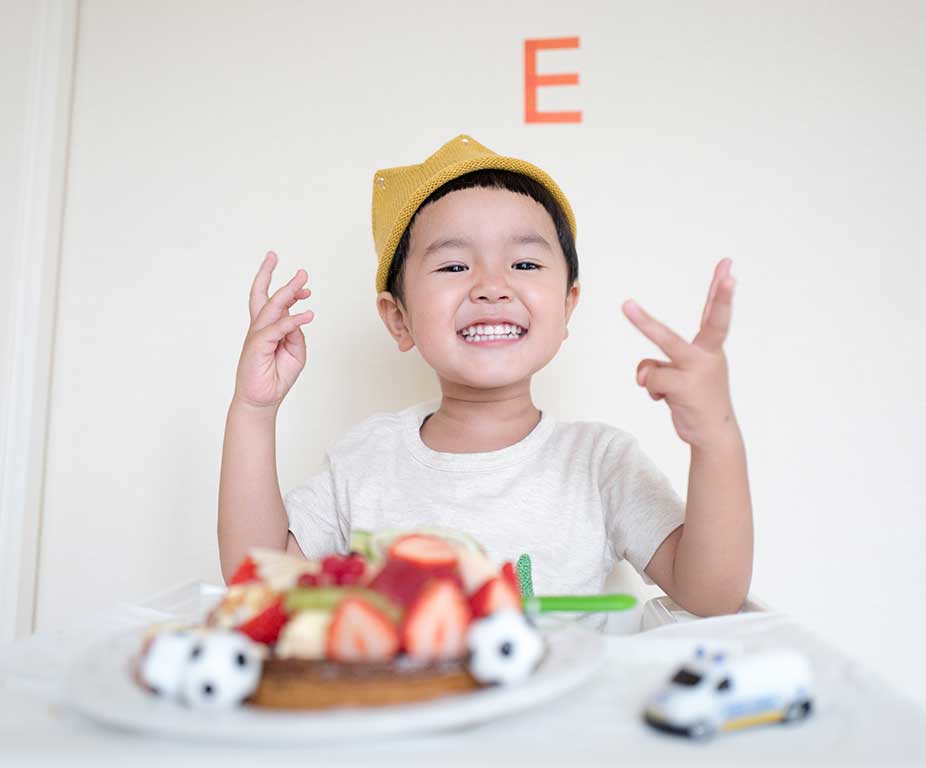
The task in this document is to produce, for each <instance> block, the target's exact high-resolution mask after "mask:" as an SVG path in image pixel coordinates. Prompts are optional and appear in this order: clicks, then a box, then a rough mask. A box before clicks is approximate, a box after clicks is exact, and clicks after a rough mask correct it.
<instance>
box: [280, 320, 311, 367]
mask: <svg viewBox="0 0 926 768" xmlns="http://www.w3.org/2000/svg"><path fill="white" fill-rule="evenodd" d="M280 349H283V350H284V351H285V352H286V353H287V354H289V355H290V356H292V357H294V358H296V359H297V360H299V361H301V362H305V352H306V350H305V334H304V333H303V332H302V328H296V329H295V330H294V331H290V332H289V333H287V334H286V335H285V336H284V337H283V343H282V344H281V345H280V347H278V348H277V354H279V350H280Z"/></svg>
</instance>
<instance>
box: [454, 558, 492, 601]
mask: <svg viewBox="0 0 926 768" xmlns="http://www.w3.org/2000/svg"><path fill="white" fill-rule="evenodd" d="M457 567H458V568H459V569H460V577H461V579H462V581H463V591H464V592H466V594H467V595H471V594H473V593H474V592H475V591H476V590H477V589H479V587H481V586H482V585H483V584H485V583H486V582H487V581H488V580H489V579H491V578H492V577H493V576H496V575H497V574H498V569H497V568H496V567H495V565H494V564H493V563H492V561H491V560H490V559H489V558H488V557H487V556H486V555H484V554H483V553H482V552H478V551H476V550H472V549H461V550H460V551H459V552H457Z"/></svg>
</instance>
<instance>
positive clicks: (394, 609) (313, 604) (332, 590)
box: [286, 587, 402, 622]
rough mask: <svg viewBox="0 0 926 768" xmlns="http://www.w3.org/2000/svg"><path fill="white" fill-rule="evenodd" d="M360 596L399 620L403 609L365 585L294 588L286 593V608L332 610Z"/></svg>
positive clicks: (388, 615)
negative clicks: (348, 599)
mask: <svg viewBox="0 0 926 768" xmlns="http://www.w3.org/2000/svg"><path fill="white" fill-rule="evenodd" d="M349 597H354V598H359V599H361V600H363V601H364V602H366V603H369V604H370V605H372V606H373V607H374V608H376V609H377V610H378V611H379V612H380V613H382V614H384V615H385V616H386V618H388V619H389V620H390V621H392V622H397V621H398V620H399V618H400V617H401V615H402V609H401V608H400V607H399V606H398V605H396V604H395V603H393V602H392V601H391V600H389V599H388V598H386V597H384V596H383V595H381V594H379V593H378V592H374V591H373V590H370V589H365V588H364V587H318V588H316V589H293V590H290V591H289V593H288V594H287V595H286V610H287V611H288V612H289V613H295V612H296V611H328V612H330V611H332V610H334V608H335V607H337V605H338V604H339V603H340V602H341V601H343V600H345V599H347V598H349Z"/></svg>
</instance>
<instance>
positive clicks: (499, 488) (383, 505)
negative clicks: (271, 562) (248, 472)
mask: <svg viewBox="0 0 926 768" xmlns="http://www.w3.org/2000/svg"><path fill="white" fill-rule="evenodd" d="M439 405H440V401H431V402H426V403H419V404H417V405H413V406H411V407H410V408H406V409H405V410H403V411H399V412H398V413H376V414H374V415H372V416H370V417H369V418H368V419H366V420H365V421H363V422H361V423H360V424H358V425H357V426H355V427H354V428H352V429H351V430H350V431H349V432H347V434H346V435H344V437H342V438H341V439H340V440H339V441H337V442H336V443H335V444H334V446H333V447H332V448H331V449H330V450H329V451H328V452H327V456H326V461H325V466H324V468H323V470H322V471H321V472H319V473H318V474H316V475H315V476H314V477H312V478H311V479H309V480H308V482H306V483H305V484H303V485H300V486H297V487H296V488H293V489H292V490H291V491H289V493H287V494H286V497H285V499H284V504H285V506H286V512H287V515H288V516H289V529H290V530H291V531H292V532H293V535H294V536H295V537H296V540H297V541H298V542H299V546H300V547H301V548H302V551H303V552H304V553H305V555H306V556H307V557H309V558H318V557H321V556H322V555H324V554H327V553H330V552H341V553H346V552H347V551H348V549H349V541H350V532H351V530H352V529H359V530H378V529H381V528H399V529H407V528H415V527H424V526H429V527H430V526H437V527H442V528H454V529H456V530H459V531H464V532H466V533H468V534H470V535H471V536H473V537H474V538H475V539H476V540H477V541H479V543H480V544H482V545H483V546H484V547H485V549H486V550H487V552H488V554H489V556H490V557H491V558H492V559H493V560H494V561H495V562H496V563H498V564H500V563H502V562H504V561H506V560H510V561H512V562H515V561H517V559H518V557H519V556H520V555H521V554H523V553H527V554H529V555H530V557H531V562H532V566H533V569H532V573H533V584H534V591H535V592H536V593H537V594H590V593H595V592H600V591H601V589H602V586H603V584H604V581H605V579H606V578H607V576H608V574H609V573H610V571H611V569H612V567H613V565H614V563H615V561H616V560H617V559H622V558H625V559H626V560H627V561H628V562H629V563H630V564H631V565H632V566H633V567H634V568H635V569H636V570H637V572H639V573H640V574H641V575H642V576H643V578H644V581H646V583H648V584H652V583H653V582H652V580H650V579H649V578H648V577H647V576H646V574H645V573H644V572H643V570H644V568H646V565H647V564H648V563H649V561H650V558H651V557H652V556H653V553H654V552H655V551H656V549H657V548H658V547H659V545H660V544H661V543H662V542H663V540H664V539H665V538H666V536H668V535H669V534H670V533H671V532H672V531H673V530H675V528H676V527H678V526H679V525H681V524H682V523H683V522H684V514H685V507H684V503H683V502H682V500H681V498H680V497H679V496H678V495H677V494H676V493H675V491H673V489H672V486H671V484H670V483H669V481H668V478H666V477H665V475H664V474H663V473H662V472H660V470H659V469H658V468H657V467H656V465H655V464H654V463H653V462H652V460H650V459H649V458H648V457H647V456H646V455H645V454H644V453H643V452H642V451H641V450H640V447H639V445H638V444H637V441H636V439H635V438H634V437H632V436H631V435H629V434H627V433H626V432H623V431H621V430H619V429H616V428H615V427H611V426H608V425H607V424H602V423H599V422H587V421H577V422H557V421H555V420H554V419H553V417H552V416H551V415H550V414H549V413H548V412H547V411H542V412H541V418H540V422H539V423H538V424H537V426H536V427H535V428H534V429H533V430H532V431H531V433H530V434H529V435H527V437H525V438H524V439H523V440H521V441H520V442H518V443H515V444H514V445H511V446H508V447H507V448H502V449H501V450H498V451H487V452H484V453H443V452H439V451H434V450H431V449H430V448H428V446H426V445H425V444H424V442H423V441H422V440H421V433H420V431H419V430H420V428H421V424H422V422H423V421H424V419H425V418H426V417H427V416H428V415H429V414H431V413H433V412H434V411H436V410H437V408H438V407H439Z"/></svg>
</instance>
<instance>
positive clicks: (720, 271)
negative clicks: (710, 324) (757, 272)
mask: <svg viewBox="0 0 926 768" xmlns="http://www.w3.org/2000/svg"><path fill="white" fill-rule="evenodd" d="M732 266H733V259H721V260H720V261H718V262H717V266H716V267H714V276H713V277H712V278H711V287H710V290H709V291H708V292H707V301H706V302H704V309H703V310H702V311H701V323H700V325H701V326H703V325H704V320H705V319H706V318H707V313H708V312H709V311H710V308H711V304H712V303H713V301H714V296H715V295H716V294H717V285H718V284H719V283H720V281H721V280H723V278H724V277H726V276H727V275H729V274H730V268H731V267H732Z"/></svg>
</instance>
